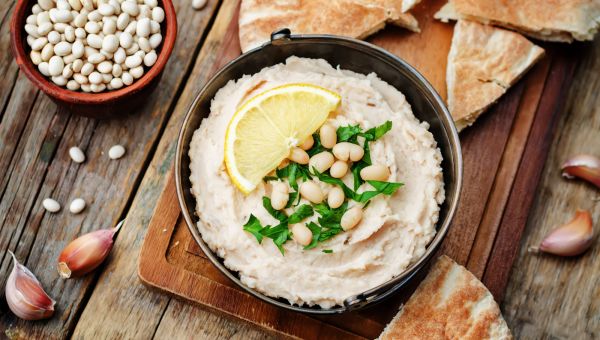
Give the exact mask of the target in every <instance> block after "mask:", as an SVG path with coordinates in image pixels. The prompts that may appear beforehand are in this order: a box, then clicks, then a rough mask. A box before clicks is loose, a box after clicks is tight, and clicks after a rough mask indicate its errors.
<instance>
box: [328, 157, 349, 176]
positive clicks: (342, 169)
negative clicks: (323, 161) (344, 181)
mask: <svg viewBox="0 0 600 340" xmlns="http://www.w3.org/2000/svg"><path fill="white" fill-rule="evenodd" d="M347 172H348V163H346V162H344V161H339V160H338V161H335V163H333V165H332V166H331V169H329V174H330V175H331V177H333V178H342V177H344V176H346V173H347Z"/></svg>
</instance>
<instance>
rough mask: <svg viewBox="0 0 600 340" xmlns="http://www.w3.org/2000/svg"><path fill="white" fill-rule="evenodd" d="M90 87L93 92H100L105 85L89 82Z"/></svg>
mask: <svg viewBox="0 0 600 340" xmlns="http://www.w3.org/2000/svg"><path fill="white" fill-rule="evenodd" d="M90 89H91V90H92V92H94V93H98V92H102V91H104V90H105V89H106V85H104V84H91V85H90Z"/></svg>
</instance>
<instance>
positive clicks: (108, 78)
mask: <svg viewBox="0 0 600 340" xmlns="http://www.w3.org/2000/svg"><path fill="white" fill-rule="evenodd" d="M112 79H113V76H112V74H110V73H109V74H105V73H103V74H102V82H103V83H104V84H109V83H110V81H111V80H112Z"/></svg>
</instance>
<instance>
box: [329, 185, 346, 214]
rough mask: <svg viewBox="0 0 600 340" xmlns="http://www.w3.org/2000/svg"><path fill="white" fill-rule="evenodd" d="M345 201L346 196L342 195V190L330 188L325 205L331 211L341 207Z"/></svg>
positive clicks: (336, 187)
mask: <svg viewBox="0 0 600 340" xmlns="http://www.w3.org/2000/svg"><path fill="white" fill-rule="evenodd" d="M345 199H346V195H344V190H342V188H340V187H338V186H335V187H333V188H331V190H329V193H328V194H327V204H328V205H329V207H330V208H332V209H337V208H339V207H341V206H342V204H344V200H345Z"/></svg>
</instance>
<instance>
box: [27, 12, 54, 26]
mask: <svg viewBox="0 0 600 340" xmlns="http://www.w3.org/2000/svg"><path fill="white" fill-rule="evenodd" d="M35 16H36V17H35V22H34V23H33V24H37V25H38V26H39V25H41V24H43V23H45V22H50V14H48V12H41V13H39V14H36V15H35ZM28 24H29V22H28Z"/></svg>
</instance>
